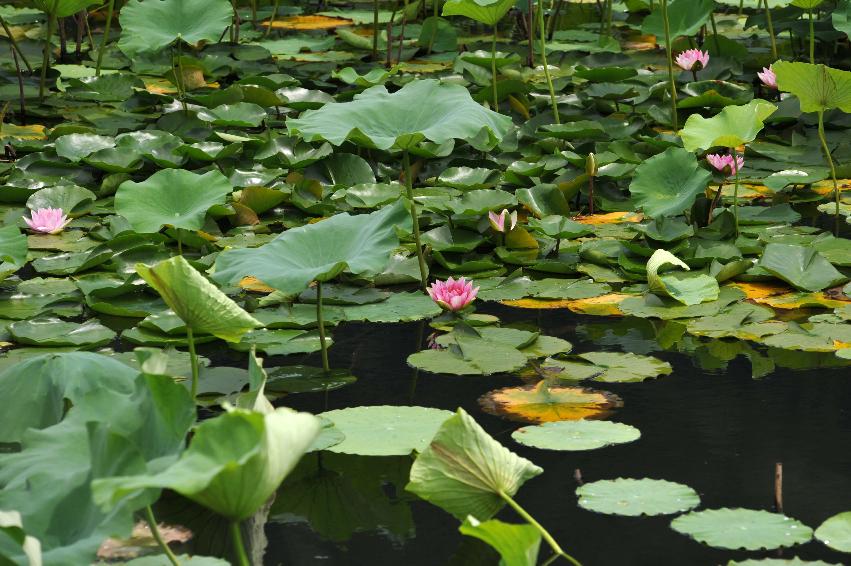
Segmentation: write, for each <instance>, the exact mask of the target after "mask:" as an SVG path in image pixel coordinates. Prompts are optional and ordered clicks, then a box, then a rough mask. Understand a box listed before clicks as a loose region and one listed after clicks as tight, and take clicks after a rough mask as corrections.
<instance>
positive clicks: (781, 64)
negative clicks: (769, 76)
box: [771, 61, 851, 112]
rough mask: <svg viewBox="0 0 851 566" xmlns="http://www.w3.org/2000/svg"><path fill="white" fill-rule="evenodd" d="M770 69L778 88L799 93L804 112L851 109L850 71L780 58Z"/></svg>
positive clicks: (850, 110) (797, 94)
mask: <svg viewBox="0 0 851 566" xmlns="http://www.w3.org/2000/svg"><path fill="white" fill-rule="evenodd" d="M771 68H772V69H773V70H774V73H775V74H776V75H777V88H778V89H780V90H782V91H784V92H791V93H792V94H794V95H795V96H797V97H798V100H799V101H800V102H801V111H802V112H824V111H825V110H830V109H831V108H839V109H840V110H842V111H843V112H851V72H848V71H840V70H839V69H832V68H830V67H827V66H825V65H821V64H819V65H813V64H810V63H791V62H789V61H778V62H777V63H775V64H774V65H772V67H771Z"/></svg>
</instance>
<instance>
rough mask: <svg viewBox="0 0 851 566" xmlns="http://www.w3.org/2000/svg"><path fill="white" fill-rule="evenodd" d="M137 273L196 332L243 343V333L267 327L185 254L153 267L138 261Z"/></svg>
mask: <svg viewBox="0 0 851 566" xmlns="http://www.w3.org/2000/svg"><path fill="white" fill-rule="evenodd" d="M136 272H137V273H138V274H139V275H140V276H141V277H142V279H144V280H145V281H146V282H147V283H148V285H150V286H151V287H153V288H154V289H155V290H156V292H157V293H159V294H160V296H161V297H162V298H163V300H164V301H165V303H166V304H167V305H168V306H169V307H170V308H171V310H173V311H174V312H175V313H176V314H177V316H179V317H180V319H181V320H183V322H185V323H186V325H187V326H188V327H189V328H191V329H192V330H194V331H196V332H203V333H205V334H212V335H213V336H216V337H218V338H221V339H222V340H227V341H228V342H239V340H240V338H242V336H243V334H245V333H246V332H248V331H249V330H251V329H253V328H258V327H260V326H263V324H262V323H261V322H260V321H259V320H257V319H256V318H254V317H253V316H251V315H250V314H248V313H247V312H245V311H244V310H242V308H241V307H240V306H239V305H237V304H236V303H235V302H233V300H231V299H230V297H228V296H227V295H225V294H224V293H222V292H221V291H220V290H219V289H218V287H216V286H215V285H213V284H212V283H210V282H209V281H208V280H207V278H206V277H204V276H203V275H201V274H200V273H199V272H198V270H196V269H195V268H194V267H192V266H191V265H190V264H189V262H188V261H186V260H185V259H183V256H179V255H178V256H174V257H172V258H170V259H167V260H164V261H161V262H159V263H158V264H156V265H154V266H153V267H148V266H147V265H145V264H143V263H137V264H136Z"/></svg>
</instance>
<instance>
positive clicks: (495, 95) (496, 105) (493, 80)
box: [491, 24, 499, 112]
mask: <svg viewBox="0 0 851 566" xmlns="http://www.w3.org/2000/svg"><path fill="white" fill-rule="evenodd" d="M491 84H492V85H493V109H494V110H496V111H497V112H499V92H498V89H497V87H496V24H494V25H493V41H492V42H491Z"/></svg>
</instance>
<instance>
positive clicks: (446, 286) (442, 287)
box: [428, 277, 479, 312]
mask: <svg viewBox="0 0 851 566" xmlns="http://www.w3.org/2000/svg"><path fill="white" fill-rule="evenodd" d="M478 293H479V288H478V287H476V288H473V282H472V281H467V280H466V279H464V278H463V277H461V278H460V279H458V280H457V281H455V280H454V279H452V278H451V277H450V278H449V279H447V280H446V281H435V282H434V283H432V284H431V287H429V288H428V295H429V296H430V297H431V298H432V300H433V301H434V302H435V303H437V304H438V305H440V308H442V309H444V310H448V311H452V312H458V311H460V310H461V309H463V308H464V307H466V306H467V305H469V304H470V303H472V302H473V301H474V300H475V298H476V295H477V294H478Z"/></svg>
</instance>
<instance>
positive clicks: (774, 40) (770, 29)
mask: <svg viewBox="0 0 851 566" xmlns="http://www.w3.org/2000/svg"><path fill="white" fill-rule="evenodd" d="M765 23H766V27H768V37H769V39H771V57H772V58H773V59H774V60H775V61H777V38H776V37H774V23H773V22H772V20H771V9H770V8H769V7H768V0H765Z"/></svg>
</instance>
